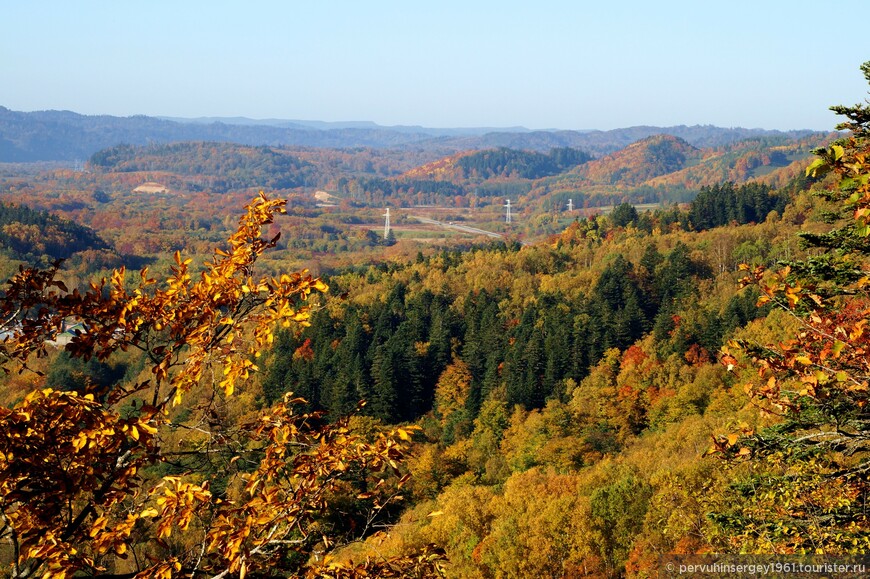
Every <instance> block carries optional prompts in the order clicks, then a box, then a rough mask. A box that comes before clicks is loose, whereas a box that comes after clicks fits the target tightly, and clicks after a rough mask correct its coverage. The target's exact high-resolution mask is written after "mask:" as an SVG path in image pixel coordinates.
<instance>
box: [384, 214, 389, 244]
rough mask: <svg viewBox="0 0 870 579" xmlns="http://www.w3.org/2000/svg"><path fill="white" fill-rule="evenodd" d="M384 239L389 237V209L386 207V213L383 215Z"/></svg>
mask: <svg viewBox="0 0 870 579" xmlns="http://www.w3.org/2000/svg"><path fill="white" fill-rule="evenodd" d="M384 218H385V219H384V239H386V238H388V237H389V236H390V208H389V207H387V212H386V213H384Z"/></svg>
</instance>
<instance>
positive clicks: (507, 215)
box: [504, 199, 511, 223]
mask: <svg viewBox="0 0 870 579" xmlns="http://www.w3.org/2000/svg"><path fill="white" fill-rule="evenodd" d="M506 201H507V203H505V205H504V206H505V215H504V222H505V223H510V222H511V200H510V199H506Z"/></svg>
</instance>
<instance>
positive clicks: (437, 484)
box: [0, 63, 870, 578]
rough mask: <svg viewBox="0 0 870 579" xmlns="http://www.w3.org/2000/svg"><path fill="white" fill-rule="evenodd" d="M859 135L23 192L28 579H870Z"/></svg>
mask: <svg viewBox="0 0 870 579" xmlns="http://www.w3.org/2000/svg"><path fill="white" fill-rule="evenodd" d="M862 71H863V72H864V74H865V77H866V78H867V80H868V83H870V63H868V64H865V65H864V67H863V68H862ZM835 111H836V112H838V113H839V114H841V115H844V116H845V118H846V121H845V122H844V123H843V124H842V125H840V126H839V127H838V130H841V131H846V132H843V133H839V134H838V135H836V139H835V140H832V141H830V142H827V143H825V146H823V147H821V148H819V149H818V150H817V151H816V154H815V156H814V158H813V160H811V159H809V158H807V157H805V153H806V151H807V148H808V147H810V146H812V144H813V142H814V141H813V139H815V138H817V137H810V138H807V139H790V140H787V142H785V141H782V140H777V139H774V140H772V141H769V142H761V141H758V140H754V141H752V142H745V143H743V144H734V143H730V144H722V145H721V146H718V145H717V146H718V147H719V148H718V149H715V150H714V148H707V149H703V148H701V147H699V146H695V145H693V144H690V143H689V142H687V141H684V140H680V139H678V138H676V137H674V136H667V135H665V136H661V135H658V136H649V135H643V139H642V140H639V141H637V142H635V143H634V144H633V145H631V146H629V147H628V148H626V149H624V150H622V151H617V152H609V153H607V154H598V152H596V151H594V150H589V151H591V152H584V151H586V150H585V149H576V148H555V149H552V150H550V149H546V151H549V152H541V151H538V152H533V151H529V150H526V151H520V150H513V149H507V148H496V149H492V150H486V151H477V152H474V151H465V152H462V153H457V154H450V155H446V156H440V153H439V156H437V157H436V158H434V159H433V158H427V159H424V157H426V155H423V154H421V153H407V152H405V153H402V154H401V155H398V156H397V157H395V158H391V157H390V155H389V154H387V153H384V152H383V151H381V152H378V153H373V152H371V151H348V150H345V151H341V152H337V151H329V150H323V151H314V150H302V149H299V150H293V149H290V148H282V147H272V146H270V147H263V146H256V147H254V146H248V145H231V144H221V143H216V142H202V143H192V142H184V143H177V144H172V145H162V144H161V145H148V146H145V147H138V146H128V145H124V146H115V147H113V148H110V149H106V150H103V151H101V152H99V153H97V154H96V155H94V156H93V157H92V159H91V162H90V167H89V169H88V170H87V171H70V170H66V169H57V168H56V167H51V168H46V169H44V170H43V169H38V168H30V169H28V170H27V171H20V172H16V169H15V168H14V167H13V168H6V169H5V171H6V172H4V174H3V177H2V180H0V194H2V196H3V199H4V203H3V204H2V205H0V233H2V236H0V243H2V244H3V251H4V252H5V253H6V254H7V255H8V256H9V258H8V259H7V260H6V261H4V264H3V266H4V270H3V274H4V276H5V277H8V278H9V280H8V281H7V282H6V283H5V285H4V286H3V290H2V295H0V298H2V299H0V330H2V332H3V338H4V339H3V340H2V341H0V362H2V365H3V368H4V370H6V372H5V373H4V374H2V378H0V385H2V387H0V402H2V405H0V491H2V492H0V514H2V517H3V518H2V522H0V525H2V526H0V537H2V539H3V543H2V544H0V561H2V564H3V566H4V569H5V570H6V571H8V573H9V574H10V575H11V576H15V577H22V578H23V577H34V576H44V575H47V576H53V575H57V576H70V577H71V576H100V575H104V576H105V575H108V576H114V577H134V576H137V575H139V576H154V577H167V578H168V577H172V576H195V575H199V574H208V576H222V577H227V576H234V577H235V576H238V577H242V576H258V577H260V576H263V577H266V576H297V577H303V576H309V577H311V576H328V577H364V576H383V577H404V576H418V577H436V576H449V577H460V578H461V577H469V578H472V577H474V578H477V577H493V578H495V577H533V576H534V577H539V576H540V577H577V576H590V577H649V576H652V575H655V574H657V573H658V572H659V570H660V569H661V565H662V562H663V560H664V559H662V558H663V557H668V556H688V555H693V556H697V555H705V556H709V557H721V556H727V555H733V554H766V555H770V554H777V555H783V556H785V555H789V556H808V555H813V554H814V555H827V556H837V557H840V558H841V559H838V560H842V561H853V559H850V558H849V557H851V556H855V555H862V554H865V553H866V552H867V550H868V549H870V526H868V523H867V518H866V514H865V508H864V507H865V504H866V502H867V500H868V490H870V481H868V474H867V473H868V472H870V467H868V460H870V449H868V448H867V443H866V441H867V440H868V430H867V425H868V424H870V417H868V410H867V408H870V406H868V404H867V403H868V384H867V376H868V368H867V356H866V353H867V348H868V342H870V332H868V329H867V328H868V327H870V326H868V313H867V312H868V309H867V304H868V303H870V296H868V281H867V280H868V278H867V269H868V258H867V256H868V253H870V249H868V247H870V246H868V243H867V237H868V235H870V225H868V216H870V179H868V174H870V161H868V159H870V157H868V147H870V113H868V108H867V106H866V105H856V106H854V107H836V108H835ZM457 138H459V137H457ZM593 153H594V154H595V155H596V158H593ZM420 161H422V162H420ZM433 163H434V164H433ZM726 166H727V167H728V168H729V169H728V171H732V170H733V171H734V172H736V173H739V174H740V176H739V177H733V178H732V177H731V175H732V173H729V172H727V171H726V173H727V174H722V173H720V172H717V171H719V169H723V168H724V167H726ZM698 167H704V171H708V172H707V173H704V172H703V171H702V170H701V169H698ZM201 172H204V173H205V174H201ZM701 175H705V176H704V177H703V178H701ZM714 175H722V176H723V178H721V179H719V180H713V181H709V182H708V181H707V179H711V180H712V178H713V176H714ZM200 178H201V179H202V183H207V184H208V185H207V186H203V187H202V188H201V190H196V189H195V187H194V185H196V180H197V179H200ZM270 179H271V180H272V181H269V180H270ZM299 179H302V180H303V183H302V184H301V185H300V181H299ZM308 179H311V180H312V181H315V182H316V183H317V185H316V186H318V187H320V186H322V187H323V188H324V189H323V190H318V191H316V192H314V191H311V190H307V189H306V187H310V188H313V187H312V186H310V185H309V186H306V184H305V183H304V181H307V180H308ZM662 179H664V180H667V179H673V181H669V182H667V183H665V182H663V181H660V180H662ZM143 182H157V183H161V182H162V184H164V185H169V186H170V187H167V188H162V189H160V190H159V191H156V192H147V191H143V190H142V189H139V190H138V191H137V189H138V188H139V186H140V185H141V184H142V183H143ZM270 182H271V183H272V185H271V186H270V185H268V183H270ZM252 187H271V188H275V189H279V190H281V193H282V194H283V193H287V197H288V198H287V199H286V200H284V199H278V198H274V197H273V196H271V195H269V194H267V193H265V192H261V193H260V194H259V195H257V196H256V197H254V199H253V200H252V201H251V200H250V198H251V191H250V190H249V189H250V188H252ZM507 191H514V192H520V195H521V196H520V198H519V199H518V200H517V201H518V205H519V203H520V202H523V203H525V204H526V205H525V206H524V207H523V209H522V210H519V211H518V220H519V221H520V222H521V223H520V224H519V225H517V226H514V225H513V224H511V223H506V222H505V221H504V220H503V219H502V211H503V208H502V206H501V202H502V198H504V197H508V196H507V195H506V192H507ZM642 191H643V192H645V193H641V192H642ZM678 191H679V192H680V195H682V194H683V193H685V195H686V198H681V199H680V200H679V201H680V202H679V203H677V202H674V201H675V200H674V199H673V196H674V195H676V194H677V192H678ZM485 193H492V195H487V194H485ZM658 194H660V195H661V199H660V201H663V202H661V203H657V204H655V205H651V206H646V207H644V206H640V205H638V204H637V203H636V201H637V198H638V196H641V195H647V196H649V197H655V196H656V195H658ZM568 195H572V196H573V197H568V198H570V199H572V200H573V201H574V202H577V206H576V207H577V209H576V210H574V209H570V210H569V209H564V208H563V204H564V200H565V198H566V197H567V196H568ZM632 196H633V197H632ZM10 198H14V199H16V200H20V201H23V200H27V202H28V203H29V204H31V205H32V206H33V207H32V208H28V207H25V206H23V205H20V204H11V203H6V202H5V200H7V199H10ZM490 198H492V199H490ZM508 198H509V197H508ZM669 198H671V202H667V201H668V199H669ZM242 199H246V200H248V202H247V205H246V206H245V209H244V211H243V212H242V214H241V218H239V219H237V218H236V217H235V216H233V217H228V215H229V214H230V213H239V210H238V205H239V204H240V200H242ZM448 199H449V202H448ZM602 199H606V200H608V201H611V202H612V206H610V207H597V208H593V207H582V205H583V204H588V203H585V202H589V201H590V200H597V201H601V200H602ZM487 200H489V201H492V202H491V203H487V202H486V201H487ZM433 202H438V203H439V206H438V207H435V208H431V211H430V212H429V213H426V212H425V211H424V209H425V207H413V206H414V205H425V204H428V203H433ZM381 204H386V205H387V206H388V207H389V206H390V205H392V206H393V207H394V208H396V211H395V219H394V222H393V223H392V227H394V229H393V230H390V231H387V229H389V226H388V224H386V223H385V222H384V221H383V219H384V217H385V216H384V215H383V209H382V206H383V205H381ZM367 205H373V207H367ZM403 205H405V206H408V207H409V208H410V211H411V212H403V211H400V209H401V208H402V206H403ZM45 210H51V213H49V212H46V211H45ZM57 215H63V216H64V217H68V218H69V219H71V220H73V221H75V222H77V223H78V224H75V223H73V221H68V220H65V219H61V218H60V217H58V216H57ZM425 215H429V216H430V217H428V218H427V217H425ZM436 218H437V219H436ZM421 219H423V221H421ZM426 219H428V220H429V222H426V221H425V220H426ZM421 223H422V225H421ZM83 224H88V225H91V226H92V229H88V228H85V227H84V226H83ZM457 224H460V226H463V227H464V225H463V224H473V225H475V226H477V227H487V228H489V230H488V231H485V230H483V229H474V228H470V229H471V230H472V233H461V232H458V231H456V230H452V229H451V228H452V227H454V226H456V225H457ZM36 230H38V231H39V235H38V236H37V235H35V234H34V233H33V232H34V231H36ZM22 231H25V232H27V231H29V232H31V233H30V234H25V233H21V232H22ZM95 231H96V233H95ZM475 231H476V232H477V233H474V232H475ZM481 231H485V232H488V233H490V234H491V235H489V236H485V235H481V234H480V232H481ZM10 232H11V233H10ZM16 232H18V233H16ZM532 234H534V237H533V236H532ZM103 239H105V241H102V240H103ZM25 240H27V241H28V243H29V245H27V246H26V247H25V246H22V245H21V243H23V242H24V241H25ZM40 244H41V245H40ZM215 247H217V249H215ZM63 251H66V253H61V252H63ZM101 252H102V254H105V255H102V257H100V258H99V259H98V258H97V254H98V253H101ZM57 257H65V258H67V260H66V262H65V263H56V262H55V260H54V259H53V258H57ZM30 263H35V267H33V268H31V267H28V265H29V264H30ZM19 264H20V265H21V267H20V268H18V267H17V266H18V265H19ZM121 265H127V266H129V267H126V268H124V267H121ZM309 265H310V266H311V267H310V268H309V267H308V266H309ZM13 266H14V267H13ZM16 271H17V273H16ZM101 277H102V279H100V278H101ZM707 560H709V559H707ZM714 560H718V559H714Z"/></svg>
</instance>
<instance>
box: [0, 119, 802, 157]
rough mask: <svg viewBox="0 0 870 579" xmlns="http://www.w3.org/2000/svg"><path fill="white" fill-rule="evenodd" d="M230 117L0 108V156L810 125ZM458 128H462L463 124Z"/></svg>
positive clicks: (693, 133)
mask: <svg viewBox="0 0 870 579" xmlns="http://www.w3.org/2000/svg"><path fill="white" fill-rule="evenodd" d="M227 121H230V122H211V123H203V122H176V121H170V120H165V119H159V118H156V117H148V116H143V115H137V116H132V117H114V116H109V115H98V116H88V115H80V114H77V113H74V112H70V111H37V112H18V111H12V110H10V109H7V108H5V107H2V106H0V162H30V161H64V160H65V161H73V160H76V159H81V160H84V159H86V158H88V157H90V156H91V155H92V154H93V153H95V152H97V151H99V150H101V149H105V148H108V147H112V146H115V145H119V144H122V143H127V144H132V145H145V144H148V143H169V142H176V141H221V142H235V143H240V144H245V145H296V146H309V147H333V148H352V147H375V148H385V147H411V146H412V147H415V148H425V149H434V150H441V149H444V150H453V151H461V150H469V149H489V148H496V147H509V148H512V149H524V150H535V151H544V152H546V151H549V150H550V149H553V148H559V147H570V148H579V149H583V150H585V151H588V152H590V153H592V154H595V155H605V154H608V153H611V152H613V151H616V150H618V149H621V148H623V147H625V146H626V145H628V144H630V143H633V142H635V141H637V140H639V139H643V138H646V137H649V136H651V135H655V134H661V133H663V134H669V135H673V136H676V137H679V138H681V139H684V140H685V141H687V142H688V143H690V144H691V145H693V146H696V147H711V146H721V145H725V144H728V143H732V142H735V141H738V140H741V139H746V138H750V137H762V136H788V137H799V136H803V135H809V134H811V133H812V131H789V132H787V133H783V132H780V131H766V130H762V129H741V128H736V129H735V128H720V127H713V126H693V127H686V126H677V127H665V128H661V127H631V128H627V129H615V130H611V131H522V130H517V129H510V130H505V131H502V132H498V131H496V132H483V131H485V130H486V129H481V132H480V133H478V134H472V135H467V134H466V135H458V136H451V135H445V130H444V129H426V128H423V127H420V128H419V130H416V129H417V128H416V127H412V128H410V129H409V128H407V127H397V128H391V127H380V126H377V125H375V126H369V125H365V126H351V127H346V126H342V127H341V128H332V126H331V125H328V124H326V125H323V126H324V127H325V128H319V127H320V125H317V124H314V125H310V126H303V125H299V124H293V123H290V124H289V126H288V123H286V122H284V123H283V124H282V125H281V126H279V124H280V123H279V122H278V121H275V123H276V124H235V123H233V122H231V121H233V119H227ZM457 132H459V130H457Z"/></svg>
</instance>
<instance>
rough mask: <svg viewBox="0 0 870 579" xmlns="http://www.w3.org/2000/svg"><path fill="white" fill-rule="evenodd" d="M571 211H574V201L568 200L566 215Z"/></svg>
mask: <svg viewBox="0 0 870 579" xmlns="http://www.w3.org/2000/svg"><path fill="white" fill-rule="evenodd" d="M573 211H574V200H573V199H568V213H571V212H573Z"/></svg>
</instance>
